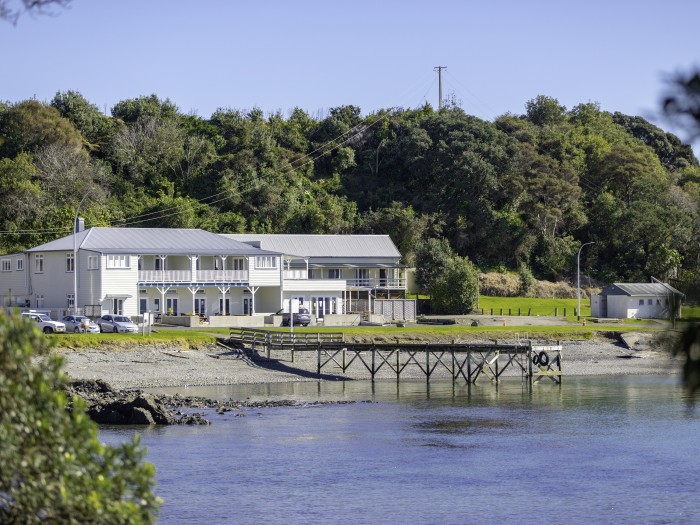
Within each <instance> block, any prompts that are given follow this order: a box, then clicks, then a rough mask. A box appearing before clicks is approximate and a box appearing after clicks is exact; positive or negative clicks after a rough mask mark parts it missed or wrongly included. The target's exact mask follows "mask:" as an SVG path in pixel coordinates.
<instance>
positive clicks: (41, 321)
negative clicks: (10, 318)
mask: <svg viewBox="0 0 700 525" xmlns="http://www.w3.org/2000/svg"><path fill="white" fill-rule="evenodd" d="M22 317H23V318H28V319H31V320H32V321H34V322H36V323H37V324H38V325H39V329H40V330H41V331H42V332H44V333H45V334H53V333H54V332H56V333H63V332H65V331H66V325H65V324H63V323H62V322H60V321H53V320H51V318H50V317H49V316H48V315H46V314H45V313H42V312H32V311H31V310H30V311H28V312H22Z"/></svg>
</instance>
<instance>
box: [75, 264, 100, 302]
mask: <svg viewBox="0 0 700 525" xmlns="http://www.w3.org/2000/svg"><path fill="white" fill-rule="evenodd" d="M89 257H97V269H95V270H88V269H87V268H88V258H89ZM77 264H78V266H77V270H78V301H77V303H76V304H77V306H78V308H80V309H81V311H82V309H83V308H85V305H86V304H91V305H94V304H100V303H101V295H100V290H101V288H102V269H103V266H101V265H102V260H101V257H100V254H99V253H95V252H86V251H78V263H77Z"/></svg>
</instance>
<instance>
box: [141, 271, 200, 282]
mask: <svg viewBox="0 0 700 525" xmlns="http://www.w3.org/2000/svg"><path fill="white" fill-rule="evenodd" d="M139 281H140V282H142V283H189V282H192V272H191V271H189V270H140V271H139Z"/></svg>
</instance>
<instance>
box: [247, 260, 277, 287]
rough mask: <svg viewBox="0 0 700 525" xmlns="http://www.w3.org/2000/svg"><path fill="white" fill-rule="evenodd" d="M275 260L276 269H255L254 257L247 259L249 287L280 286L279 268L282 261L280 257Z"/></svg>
mask: <svg viewBox="0 0 700 525" xmlns="http://www.w3.org/2000/svg"><path fill="white" fill-rule="evenodd" d="M275 259H277V268H257V267H256V266H255V257H249V258H248V268H249V269H250V270H249V272H248V282H249V283H250V285H251V286H277V287H279V285H280V272H281V271H280V268H281V267H282V261H281V260H280V259H281V258H280V257H275Z"/></svg>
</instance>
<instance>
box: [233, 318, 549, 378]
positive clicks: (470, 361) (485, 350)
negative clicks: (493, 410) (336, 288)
mask: <svg viewBox="0 0 700 525" xmlns="http://www.w3.org/2000/svg"><path fill="white" fill-rule="evenodd" d="M229 343H230V344H235V345H237V346H240V347H242V348H244V349H246V350H248V351H250V352H253V353H257V354H258V355H264V356H265V357H267V358H268V359H270V358H271V354H272V352H273V351H275V352H280V351H282V352H289V353H290V359H291V361H292V362H294V354H295V353H296V352H315V353H316V373H317V374H319V375H320V374H321V373H322V372H323V370H324V368H328V367H331V366H332V367H335V368H339V369H341V370H342V372H343V373H346V372H347V371H348V369H350V367H352V366H359V367H364V368H365V369H366V370H367V372H369V374H370V376H371V378H372V381H374V380H375V377H376V375H377V373H378V372H379V371H380V370H382V369H389V370H391V371H393V373H394V374H395V375H396V380H397V381H400V379H401V374H402V372H404V371H405V370H406V368H407V367H409V366H411V367H414V368H417V369H418V370H420V371H421V372H422V373H423V374H424V375H425V378H426V381H430V378H431V376H432V375H433V374H434V372H435V371H436V370H438V369H445V370H447V371H448V372H449V373H450V375H451V377H452V380H453V381H461V380H464V381H466V382H467V383H468V384H474V383H476V382H477V381H478V380H479V378H481V377H482V376H483V377H486V378H488V379H490V380H491V381H495V382H498V380H499V379H500V377H501V376H502V375H503V374H504V373H505V372H506V370H508V369H515V373H516V374H518V373H519V374H520V376H521V378H522V379H523V380H524V381H530V382H538V381H540V380H541V379H543V378H545V377H546V378H549V379H550V380H552V381H554V382H555V383H561V378H562V347H561V345H560V344H558V343H557V344H551V345H535V344H533V342H532V341H530V340H519V341H516V342H515V343H509V344H504V343H499V342H498V341H495V342H494V343H478V344H473V343H460V342H456V341H453V342H452V343H416V342H401V341H399V340H397V341H396V342H394V343H387V342H371V343H367V342H363V343H357V342H349V341H345V340H344V334H343V333H342V332H306V331H304V332H297V333H294V332H278V331H269V330H256V329H250V328H232V329H231V330H230V334H229ZM510 375H511V376H512V375H513V372H512V371H511V374H510Z"/></svg>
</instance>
